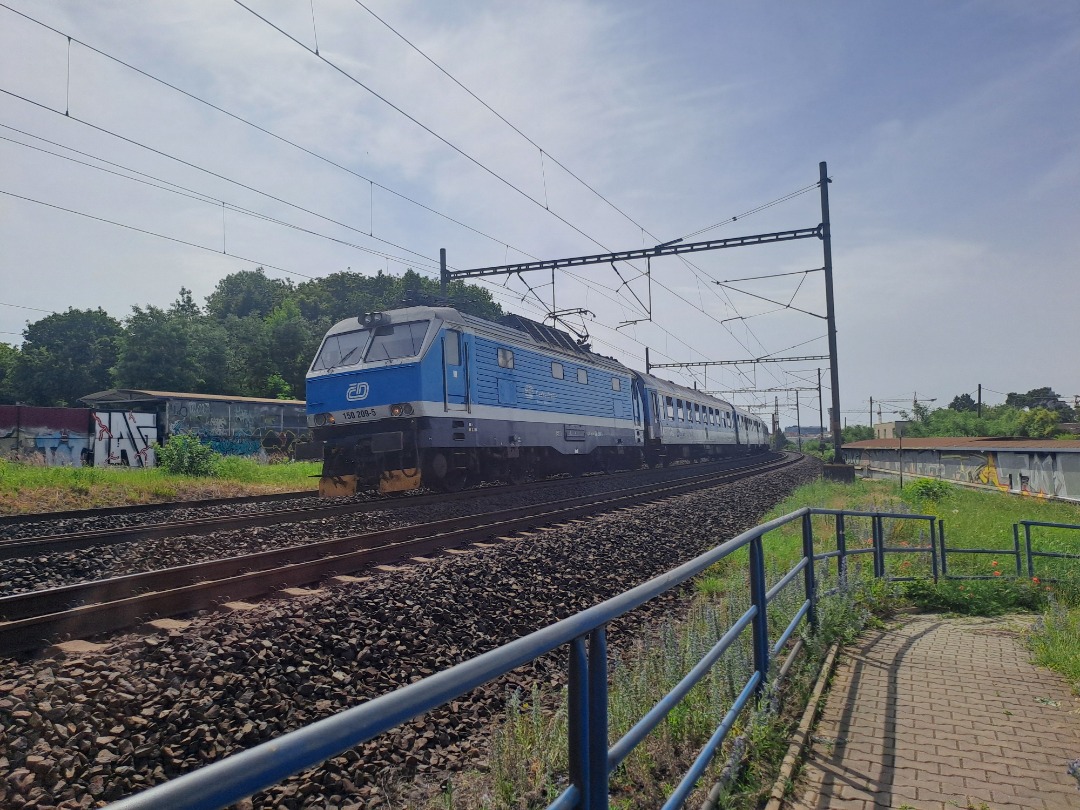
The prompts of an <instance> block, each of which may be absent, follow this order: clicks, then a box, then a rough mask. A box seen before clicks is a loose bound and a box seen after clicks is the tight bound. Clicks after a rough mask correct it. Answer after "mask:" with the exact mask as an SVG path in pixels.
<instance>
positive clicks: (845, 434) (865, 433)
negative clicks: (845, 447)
mask: <svg viewBox="0 0 1080 810" xmlns="http://www.w3.org/2000/svg"><path fill="white" fill-rule="evenodd" d="M840 437H841V438H842V439H843V442H844V444H847V443H848V442H861V441H865V440H866V439H872V438H874V429H873V428H872V427H871V426H870V425H851V426H849V427H846V428H844V429H843V430H841V431H840Z"/></svg>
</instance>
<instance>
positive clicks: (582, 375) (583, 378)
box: [577, 368, 589, 385]
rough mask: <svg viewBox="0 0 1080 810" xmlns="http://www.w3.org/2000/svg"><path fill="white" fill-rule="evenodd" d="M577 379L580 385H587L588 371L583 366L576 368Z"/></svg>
mask: <svg viewBox="0 0 1080 810" xmlns="http://www.w3.org/2000/svg"><path fill="white" fill-rule="evenodd" d="M577 381H578V382H579V383H581V384H582V385H588V384H589V372H587V371H586V370H585V369H583V368H579V369H578V370H577Z"/></svg>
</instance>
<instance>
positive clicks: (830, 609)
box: [436, 481, 1080, 810]
mask: <svg viewBox="0 0 1080 810" xmlns="http://www.w3.org/2000/svg"><path fill="white" fill-rule="evenodd" d="M803 506H819V507H827V508H834V509H847V510H855V511H881V512H893V513H901V514H912V515H934V516H935V517H938V518H941V519H943V520H945V521H947V528H948V542H949V546H950V547H952V548H989V549H1000V550H1001V552H1002V553H1001V554H994V555H964V554H961V553H960V552H955V553H954V555H953V556H951V557H950V563H949V565H950V572H951V573H962V574H967V575H972V576H984V577H986V579H967V580H948V581H945V580H943V581H941V582H940V583H938V584H935V583H934V582H933V579H932V578H931V576H930V575H931V567H930V554H929V553H928V552H925V551H921V550H920V549H922V548H923V547H925V546H929V544H930V533H929V523H928V521H917V520H916V521H911V520H895V519H886V520H885V521H884V523H883V530H884V533H885V544H886V546H887V547H888V548H890V549H896V550H897V551H896V552H890V554H889V555H887V561H886V565H887V571H888V573H890V574H891V575H893V576H896V577H905V578H907V579H908V580H909V581H906V582H889V581H885V580H877V579H874V578H873V577H872V560H871V556H870V555H869V554H864V555H857V556H853V557H850V558H849V568H848V576H847V579H846V580H845V582H844V583H840V580H839V572H838V571H837V570H836V568H837V566H836V563H835V562H834V561H831V560H830V561H823V562H821V563H819V564H818V565H817V566H816V567H815V571H816V573H817V576H818V578H819V585H820V587H821V588H822V589H823V590H825V589H829V588H832V587H834V586H837V585H839V584H843V585H845V586H846V587H844V588H841V590H840V592H839V593H838V594H837V595H836V596H833V597H829V598H826V599H824V600H822V602H821V603H820V604H819V608H818V615H819V632H818V633H817V634H816V635H814V636H807V637H806V646H807V657H806V659H805V661H804V662H802V663H799V664H796V666H795V667H794V668H793V670H792V672H793V675H792V677H791V679H790V682H789V683H788V684H787V685H786V686H785V688H784V693H785V694H786V698H787V700H786V702H781V701H779V700H778V699H777V700H771V699H770V700H768V701H763V704H762V706H763V708H760V709H758V710H754V711H746V712H744V713H743V716H742V717H740V719H739V720H738V721H737V724H736V726H735V727H734V728H733V730H732V733H731V734H730V735H729V738H728V741H727V743H726V744H725V746H724V748H723V749H722V750H721V751H720V753H719V754H718V755H717V757H716V759H715V760H714V763H713V765H712V766H711V768H710V770H709V772H708V773H707V774H706V776H705V777H704V778H703V779H702V781H701V784H703V785H711V784H713V783H714V782H717V781H720V782H721V783H722V784H723V785H724V792H723V794H722V796H721V799H720V803H719V806H720V807H727V808H738V809H739V810H742V809H743V808H747V809H748V808H753V807H757V806H759V805H760V802H761V801H762V799H763V796H764V795H765V793H766V792H767V791H768V790H769V789H770V788H771V784H772V780H773V778H774V774H775V772H776V770H777V769H778V766H779V761H780V759H781V758H782V757H783V754H784V751H785V749H786V745H787V735H788V733H789V730H790V727H791V725H792V720H793V716H794V714H795V713H797V712H798V711H801V708H802V705H803V704H805V701H806V699H807V697H808V695H809V689H810V686H811V683H812V679H813V678H812V675H813V673H814V672H815V671H816V666H817V663H818V662H819V661H820V660H821V659H822V657H823V655H824V651H825V650H826V649H827V647H828V645H829V644H830V643H831V642H833V641H840V642H843V643H847V642H850V641H853V640H854V639H855V638H856V637H857V635H858V633H859V632H860V631H861V629H862V628H863V627H865V626H867V625H878V626H880V625H882V619H883V618H885V617H887V616H888V615H890V613H891V612H893V611H894V610H895V609H897V608H898V607H899V606H901V605H903V604H915V605H917V606H919V607H922V608H924V609H929V610H938V611H944V612H952V613H962V614H972V615H997V614H1000V613H1003V612H1006V611H1016V610H1033V611H1039V612H1042V616H1041V617H1040V619H1039V621H1038V622H1037V623H1036V626H1035V628H1034V630H1033V632H1032V633H1031V635H1030V637H1029V639H1028V643H1029V644H1030V645H1031V647H1032V651H1033V656H1034V658H1035V660H1036V662H1037V663H1039V664H1042V665H1045V666H1048V667H1050V668H1052V669H1054V670H1056V671H1058V672H1060V673H1062V674H1063V675H1064V676H1065V677H1067V678H1068V679H1069V680H1070V681H1071V682H1072V683H1073V684H1074V686H1075V687H1076V688H1077V689H1078V690H1080V562H1077V561H1072V562H1071V563H1068V565H1069V566H1070V570H1069V572H1066V570H1065V565H1066V563H1064V562H1062V563H1061V564H1060V565H1059V566H1058V567H1057V568H1056V569H1055V567H1054V566H1053V565H1051V563H1053V562H1055V561H1047V560H1040V561H1038V565H1040V566H1041V567H1040V568H1039V569H1038V570H1039V571H1043V572H1044V576H1043V578H1042V579H1040V580H1039V581H1032V580H1029V579H1027V577H1026V576H1024V577H1016V576H1015V571H1016V568H1015V558H1014V557H1013V556H1012V550H1013V537H1012V524H1013V523H1014V522H1016V521H1019V520H1023V519H1028V520H1041V521H1047V522H1060V523H1073V524H1080V506H1075V505H1072V504H1065V503H1058V502H1047V501H1042V500H1037V499H1028V498H1023V499H1022V498H1016V497H1013V496H1008V495H1003V494H998V493H984V492H978V491H971V490H966V489H957V488H954V487H945V488H942V487H939V486H915V487H912V486H910V484H909V486H907V487H905V491H903V492H901V490H900V488H899V487H898V486H897V485H896V484H895V483H890V482H876V481H858V482H856V483H855V484H854V485H842V484H832V483H826V482H817V483H815V484H811V485H809V486H805V487H802V488H800V489H799V490H797V491H796V492H795V493H794V494H793V495H792V496H791V497H789V498H787V499H785V501H783V502H782V503H780V504H778V505H777V506H776V507H775V508H774V509H773V510H772V511H771V512H770V513H769V514H768V515H767V516H766V518H765V519H772V518H775V517H780V516H782V515H786V514H789V513H791V512H794V511H796V510H797V509H799V508H801V507H803ZM763 522H764V520H763ZM813 525H814V536H815V550H816V551H817V552H819V553H820V552H823V551H829V550H832V549H833V548H834V547H835V539H834V538H835V536H836V535H835V531H836V523H835V519H834V518H832V517H830V516H816V517H815V518H814V519H813ZM845 529H846V532H845V534H846V538H847V544H848V549H849V551H851V550H863V549H868V548H869V543H870V537H871V522H870V519H869V518H866V519H860V518H848V519H847V520H846V522H845ZM802 542H803V541H802V529H801V522H799V521H796V522H794V523H792V524H788V525H787V526H784V527H782V528H781V529H777V530H774V531H773V532H770V533H769V535H767V536H766V537H765V538H764V549H765V557H766V560H767V566H768V574H767V583H768V585H769V586H770V587H771V586H772V585H773V584H774V583H775V582H776V581H778V580H779V578H780V577H781V576H782V575H783V573H784V572H786V571H788V570H790V568H791V566H792V565H793V564H795V563H796V562H797V561H798V560H799V559H800V558H801V557H802ZM1036 547H1037V548H1040V549H1042V550H1052V551H1065V552H1069V553H1078V552H1080V532H1071V533H1069V532H1062V531H1058V532H1054V531H1042V532H1040V533H1039V534H1038V535H1037V538H1036ZM909 549H910V551H908V550H909ZM746 570H747V565H746V554H745V551H741V552H737V553H736V554H733V555H730V556H729V557H728V558H726V559H725V560H723V561H721V562H720V563H718V564H717V565H715V566H713V567H712V568H710V569H709V570H708V571H707V572H705V573H704V574H703V575H702V576H701V577H699V578H698V579H697V580H696V581H695V583H694V596H693V599H692V602H691V606H690V609H689V612H688V615H687V616H686V617H685V619H684V620H682V621H680V622H677V623H673V624H670V625H666V626H664V627H663V628H662V629H661V630H660V631H659V632H658V633H655V634H653V636H652V637H649V638H647V639H641V640H639V641H638V642H637V643H636V644H634V645H632V647H631V648H630V649H629V650H626V651H624V652H623V654H622V655H621V656H619V657H618V659H617V660H616V661H615V662H614V663H613V665H612V669H611V673H610V686H609V724H610V726H609V740H610V742H611V743H614V742H615V741H616V740H618V739H619V738H620V737H621V736H622V735H623V734H624V733H625V732H626V731H627V730H628V729H629V728H630V727H631V726H632V725H633V723H634V722H636V721H637V720H638V719H639V718H640V717H642V716H643V715H644V714H645V712H646V711H648V710H649V709H650V708H651V707H652V706H653V705H654V704H655V702H656V701H657V700H658V699H659V698H660V697H661V696H662V695H663V694H665V693H666V692H668V691H669V690H670V689H671V688H672V686H674V684H675V683H676V682H677V681H678V679H679V678H681V677H682V675H683V674H684V673H685V672H687V671H688V670H689V669H690V668H691V667H692V666H693V665H694V664H695V663H696V662H697V661H698V660H700V658H701V657H702V655H703V654H704V652H705V651H706V650H707V649H708V647H709V646H711V644H712V643H714V642H715V640H716V639H717V638H719V636H720V635H722V633H723V632H724V631H725V630H726V629H727V627H729V626H730V625H731V623H732V622H733V621H734V619H735V618H736V617H737V616H738V615H740V614H741V612H742V611H743V610H745V608H746V606H747V600H748V597H747V590H748V589H747V575H746ZM995 572H997V575H995ZM1049 579H1053V580H1054V582H1053V584H1052V585H1051V586H1049V587H1050V590H1049V591H1048V590H1047V587H1048V585H1047V582H1046V580H1049ZM802 594H803V592H802V588H801V587H800V585H799V580H798V579H797V580H796V581H795V582H793V583H792V584H791V585H790V586H789V587H788V588H787V589H785V590H784V591H782V592H781V596H780V598H778V599H777V600H776V602H774V603H773V604H771V605H770V609H769V624H770V638H771V639H776V638H777V635H778V634H779V633H780V632H781V631H782V629H783V628H784V627H785V626H786V624H787V622H788V620H789V619H790V618H791V617H792V616H793V615H794V612H795V610H796V609H797V608H798V606H799V604H801V600H802V598H803V597H802ZM744 635H745V639H744V640H741V643H739V644H737V645H736V646H735V647H733V648H732V649H731V650H729V651H728V653H727V654H726V655H725V656H724V657H723V658H722V659H721V660H720V661H719V662H718V663H717V664H716V666H714V668H713V671H712V672H711V673H710V675H709V676H708V677H707V678H706V679H704V680H703V681H702V682H701V683H699V684H698V685H697V686H695V687H694V689H693V690H692V691H691V692H690V694H689V695H688V696H687V697H686V698H684V700H683V701H682V702H681V703H680V704H679V706H678V707H677V708H676V709H675V710H674V711H673V712H672V713H671V714H670V715H669V716H668V718H667V719H666V720H665V721H664V722H662V723H661V724H660V726H659V727H658V728H657V729H656V730H654V731H653V732H652V733H651V734H650V735H649V737H648V738H646V740H645V741H644V742H643V743H642V745H641V746H639V748H638V749H636V750H635V751H634V752H633V753H632V754H631V755H630V757H629V758H628V759H627V760H626V761H625V762H624V763H623V764H622V765H621V766H620V767H619V768H618V769H617V770H616V772H615V773H614V774H613V775H612V781H611V792H612V801H611V803H612V807H617V808H631V807H642V806H655V805H657V804H660V803H662V801H663V799H664V797H665V796H667V795H670V793H671V791H672V790H673V789H674V786H675V785H676V784H677V783H678V779H679V777H680V776H681V774H682V773H684V772H685V770H686V768H687V767H688V766H689V763H690V761H691V759H692V758H693V756H694V755H695V754H696V753H697V751H698V750H699V749H700V747H701V746H702V745H703V744H704V741H705V740H706V739H707V738H708V736H709V734H710V733H711V731H712V729H714V728H715V727H716V726H717V724H718V723H719V720H720V718H721V717H722V716H723V714H724V713H725V712H726V710H727V707H729V706H730V705H731V703H732V701H733V699H734V697H735V695H736V694H737V693H738V690H739V689H740V688H741V686H742V684H744V683H745V682H746V678H747V676H748V675H749V673H750V672H751V671H752V663H751V660H752V656H751V655H750V651H749V649H748V648H747V645H746V643H742V642H744V641H748V640H749V634H748V633H746V634H744ZM770 688H772V687H770ZM770 694H773V693H770ZM777 694H778V696H779V693H777ZM785 706H786V707H787V708H785ZM565 752H566V705H565V691H559V692H556V691H546V692H545V691H534V692H532V693H531V694H530V695H529V696H528V697H527V698H524V697H522V696H521V695H520V694H516V695H515V696H513V697H512V698H511V700H510V704H509V707H508V710H507V713H506V718H505V722H504V724H503V725H502V727H501V728H499V729H497V730H496V731H495V733H494V735H493V738H492V757H491V759H490V763H489V768H488V770H487V771H485V772H474V773H470V774H465V775H457V776H455V777H454V779H453V781H452V782H451V783H449V784H448V787H447V788H446V790H445V791H444V792H443V794H441V795H440V796H439V797H437V799H436V806H439V807H446V808H450V807H474V806H485V807H495V808H517V807H536V806H543V805H546V804H547V803H549V802H550V801H551V800H552V799H554V797H555V796H557V795H558V793H559V791H560V790H561V789H562V788H563V787H565V785H566V767H567V765H566V753H565ZM1077 769H1078V773H1080V764H1078V765H1077ZM1078 778H1080V776H1078ZM702 797H703V792H702V789H700V788H699V792H698V793H697V794H695V795H694V796H692V797H691V799H690V801H689V802H688V804H689V805H693V806H696V805H698V804H700V801H701V799H702Z"/></svg>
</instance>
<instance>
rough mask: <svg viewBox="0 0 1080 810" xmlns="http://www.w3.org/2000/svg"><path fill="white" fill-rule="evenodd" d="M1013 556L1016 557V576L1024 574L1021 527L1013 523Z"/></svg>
mask: <svg viewBox="0 0 1080 810" xmlns="http://www.w3.org/2000/svg"><path fill="white" fill-rule="evenodd" d="M1013 556H1015V557H1016V576H1017V578H1019V577H1022V576H1023V575H1024V568H1023V560H1022V559H1021V557H1020V527H1019V526H1018V525H1016V524H1015V523H1014V524H1013Z"/></svg>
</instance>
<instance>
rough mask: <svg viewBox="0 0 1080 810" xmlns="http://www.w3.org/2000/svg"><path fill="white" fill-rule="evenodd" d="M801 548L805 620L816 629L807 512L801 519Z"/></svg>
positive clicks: (811, 542)
mask: <svg viewBox="0 0 1080 810" xmlns="http://www.w3.org/2000/svg"><path fill="white" fill-rule="evenodd" d="M802 548H803V557H804V558H806V567H805V568H804V569H803V578H804V581H805V582H806V598H807V600H808V601H809V602H810V607H809V609H808V610H807V611H806V620H807V622H809V624H810V627H811V629H813V630H817V577H816V576H815V572H814V520H813V516H812V515H810V514H809V513H807V514H805V515H803V519H802Z"/></svg>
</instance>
